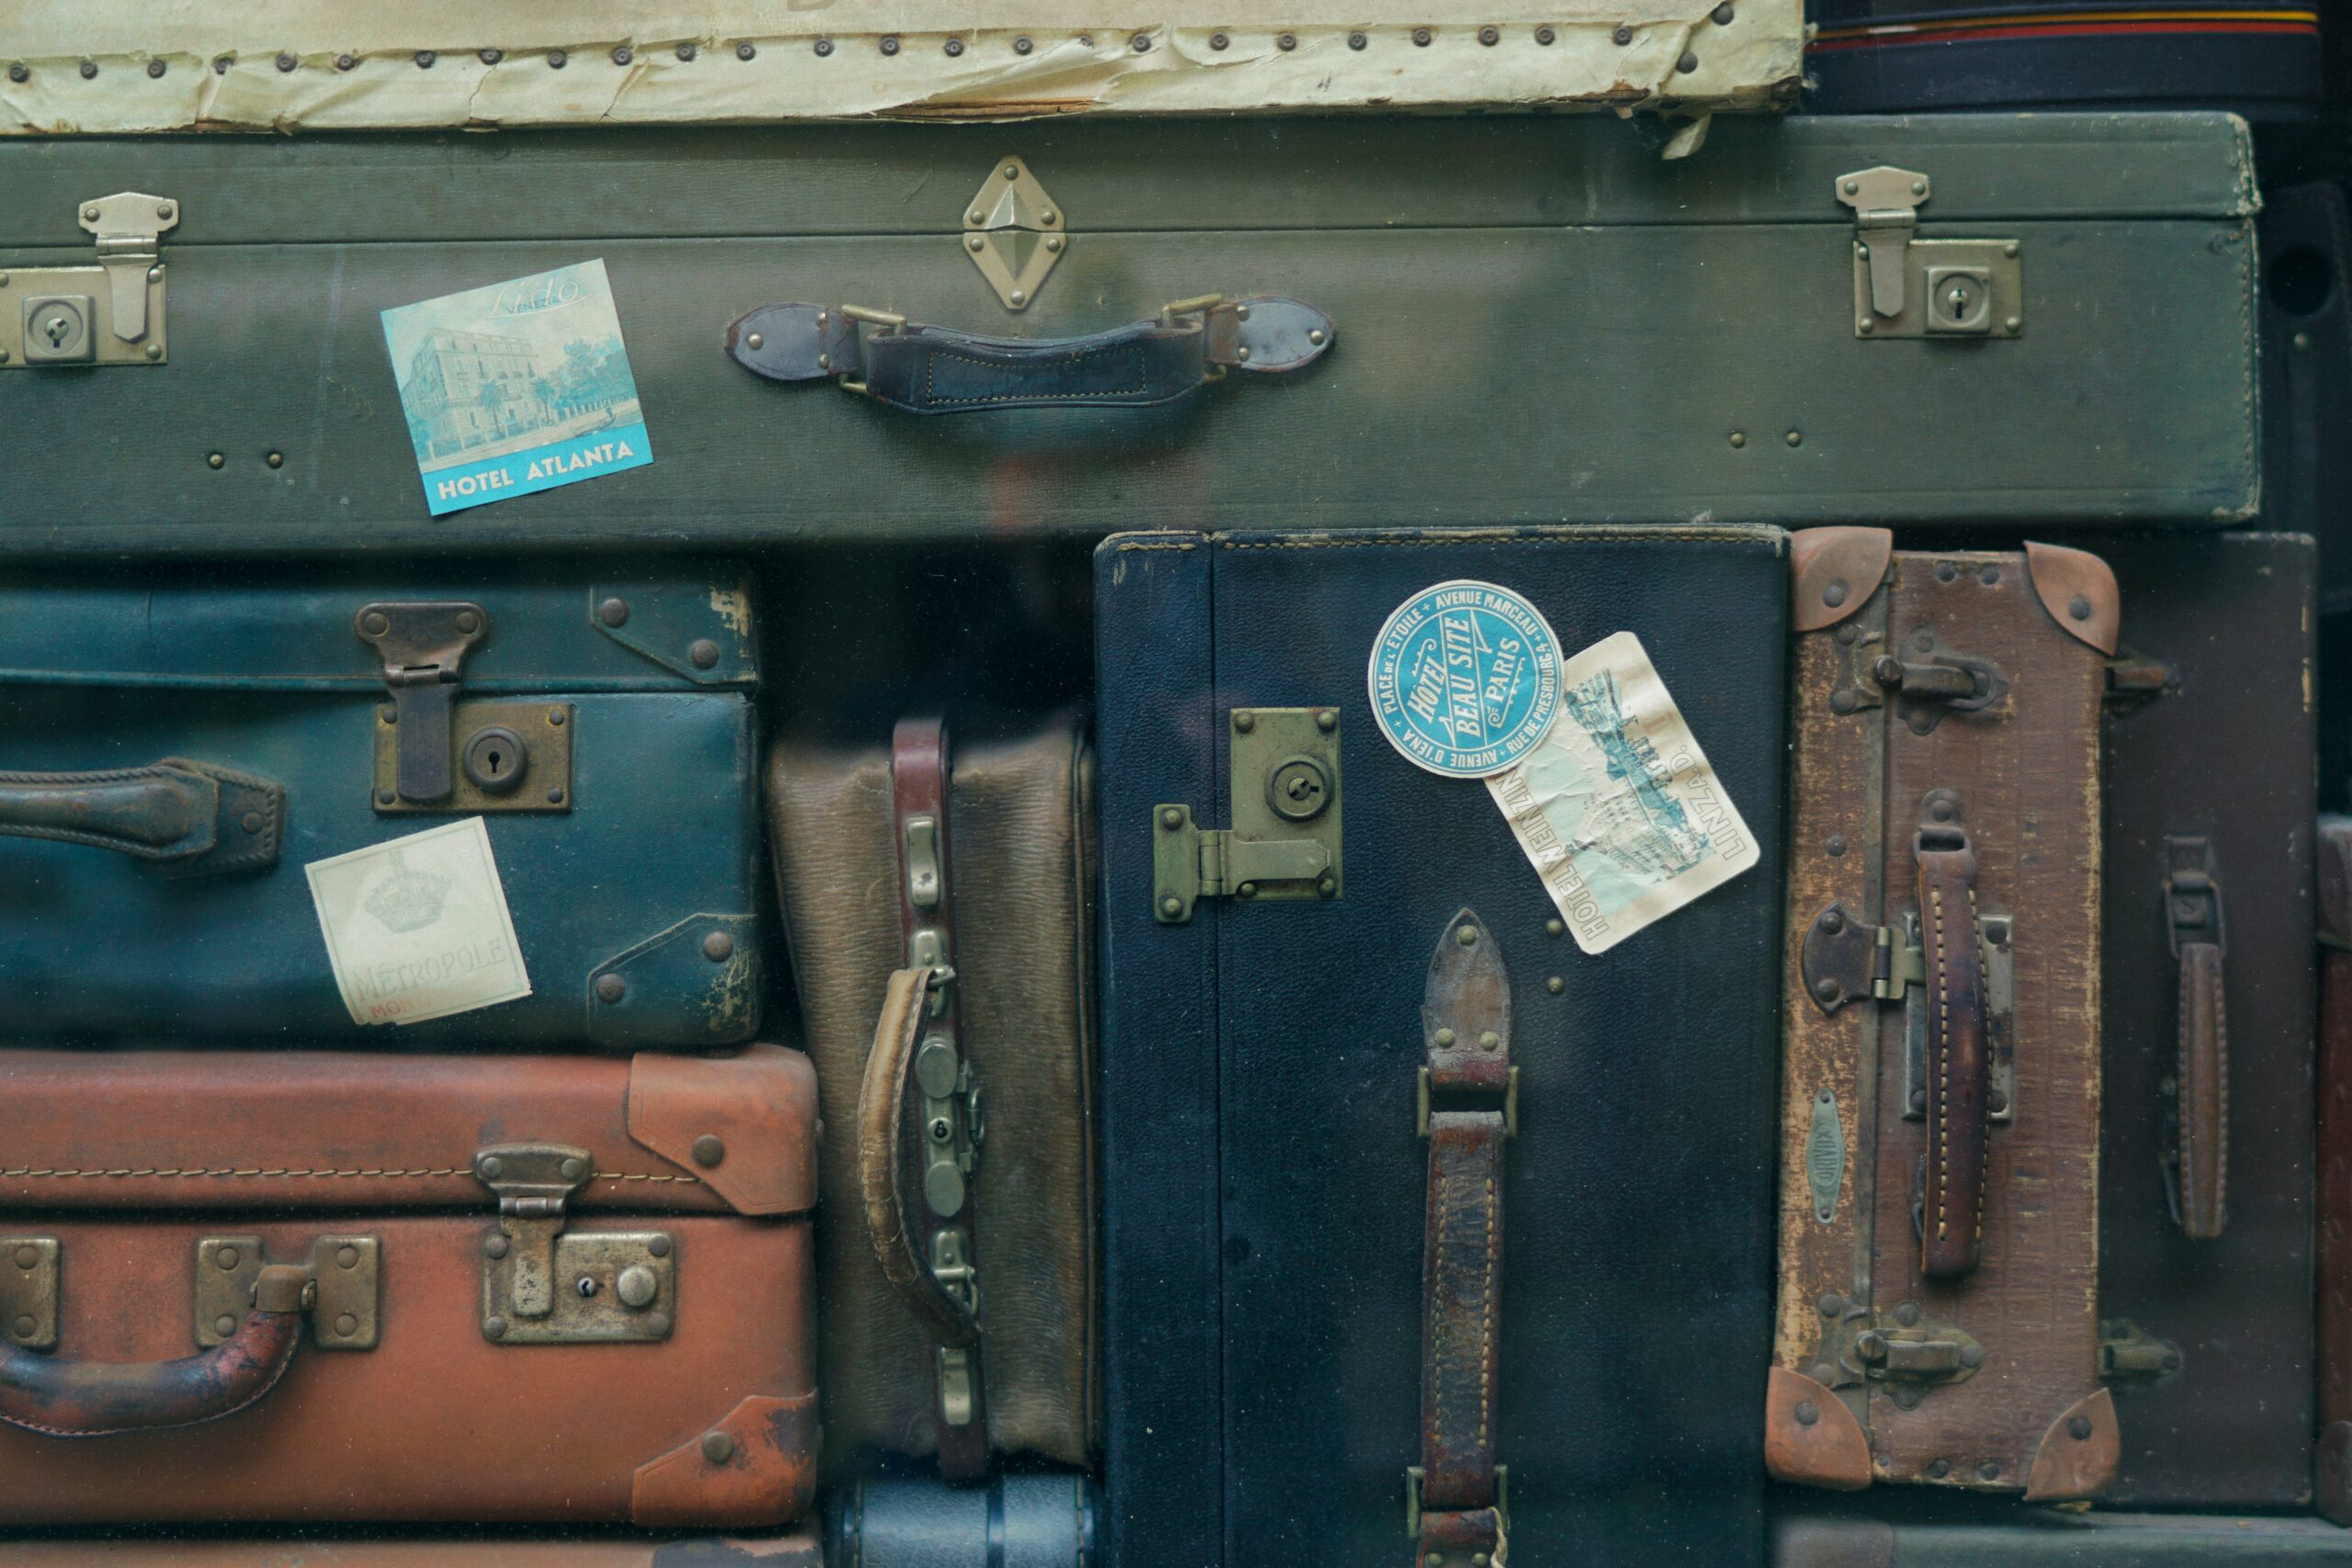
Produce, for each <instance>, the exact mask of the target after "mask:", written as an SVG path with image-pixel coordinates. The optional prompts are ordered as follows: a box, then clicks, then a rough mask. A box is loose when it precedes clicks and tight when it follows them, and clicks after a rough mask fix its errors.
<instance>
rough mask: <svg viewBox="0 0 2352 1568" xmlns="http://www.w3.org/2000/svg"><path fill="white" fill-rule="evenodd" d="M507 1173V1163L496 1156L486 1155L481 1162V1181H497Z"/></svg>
mask: <svg viewBox="0 0 2352 1568" xmlns="http://www.w3.org/2000/svg"><path fill="white" fill-rule="evenodd" d="M505 1172H506V1162H505V1161H504V1160H503V1159H501V1158H499V1157H498V1156H496V1155H485V1156H483V1157H482V1162H481V1179H483V1180H484V1181H495V1180H497V1179H499V1178H500V1177H501V1176H503V1175H504V1174H505Z"/></svg>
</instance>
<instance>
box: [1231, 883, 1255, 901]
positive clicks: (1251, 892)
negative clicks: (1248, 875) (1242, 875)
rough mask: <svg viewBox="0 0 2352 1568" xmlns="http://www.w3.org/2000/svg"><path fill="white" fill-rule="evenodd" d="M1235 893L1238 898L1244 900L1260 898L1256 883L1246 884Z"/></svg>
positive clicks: (1236, 889) (1235, 890)
mask: <svg viewBox="0 0 2352 1568" xmlns="http://www.w3.org/2000/svg"><path fill="white" fill-rule="evenodd" d="M1233 891H1234V893H1235V894H1236V895H1237V896H1238V897H1243V898H1255V897H1257V896H1258V885H1257V884H1256V883H1254V882H1245V883H1243V884H1242V885H1241V886H1238V887H1237V888H1235V889H1234V890H1233Z"/></svg>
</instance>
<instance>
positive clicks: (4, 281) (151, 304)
mask: <svg viewBox="0 0 2352 1568" xmlns="http://www.w3.org/2000/svg"><path fill="white" fill-rule="evenodd" d="M74 217H75V218H76V220H78V221H79V222H80V223H81V225H82V227H83V228H84V229H85V230H86V231H89V232H90V233H91V234H92V235H94V236H96V249H97V253H98V260H97V265H96V266H30V267H16V268H10V269H6V270H0V367H11V368H14V367H34V368H38V367H43V366H51V365H161V364H163V363H164V357H165V339H164V264H163V263H162V261H160V260H159V259H157V258H158V256H159V254H160V246H159V242H160V241H161V240H162V238H163V236H164V233H165V232H166V231H169V230H171V229H174V228H176V227H177V226H178V224H179V220H180V204H179V203H178V202H176V201H175V200H173V199H172V198H171V197H167V196H147V195H144V194H142V193H141V192H138V191H128V190H127V191H119V192H118V193H116V194H115V195H113V196H102V197H96V198H94V199H92V200H89V201H85V202H84V203H82V204H81V206H80V207H79V208H77V209H75V212H74Z"/></svg>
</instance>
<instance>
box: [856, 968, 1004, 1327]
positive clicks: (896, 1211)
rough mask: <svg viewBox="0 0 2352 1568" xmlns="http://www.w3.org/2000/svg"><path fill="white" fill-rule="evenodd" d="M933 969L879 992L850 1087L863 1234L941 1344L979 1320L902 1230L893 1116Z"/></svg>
mask: <svg viewBox="0 0 2352 1568" xmlns="http://www.w3.org/2000/svg"><path fill="white" fill-rule="evenodd" d="M936 973H937V971H936V970H932V969H900V970H898V971H897V972H895V973H894V974H892V975H891V976H890V986H889V989H888V990H887V991H885V992H884V993H883V997H882V1016H881V1018H880V1019H879V1020H878V1021H876V1024H875V1028H874V1049H873V1051H872V1052H871V1053H869V1054H868V1055H867V1056H866V1058H865V1078H864V1080H863V1081H862V1082H860V1083H859V1085H858V1091H857V1177H858V1186H859V1189H860V1191H861V1192H862V1194H863V1196H864V1198H865V1230H866V1235H867V1236H868V1237H869V1238H870V1239H871V1240H872V1241H873V1243H874V1257H875V1260H876V1262H878V1263H880V1264H881V1265H882V1274H883V1277H884V1278H885V1279H887V1280H889V1281H890V1283H891V1285H892V1287H893V1288H895V1289H896V1290H897V1291H898V1292H899V1295H901V1296H903V1297H904V1298H906V1302H907V1304H908V1305H909V1306H910V1307H912V1308H914V1310H915V1313H916V1314H917V1315H919V1316H920V1317H922V1320H923V1321H924V1322H925V1323H927V1324H929V1325H931V1327H932V1328H933V1331H934V1332H936V1333H937V1334H938V1336H939V1337H940V1339H941V1340H942V1342H943V1343H945V1344H948V1345H969V1344H972V1343H973V1342H974V1341H976V1340H978V1338H979V1334H980V1325H979V1322H978V1319H977V1318H976V1317H975V1316H974V1315H973V1313H972V1309H971V1308H970V1307H969V1306H967V1305H966V1304H965V1303H963V1302H961V1301H959V1300H957V1299H956V1297H955V1296H952V1295H950V1294H949V1293H948V1292H946V1291H945V1290H944V1288H942V1286H941V1285H940V1283H939V1281H938V1280H937V1279H935V1278H934V1277H933V1274H932V1271H931V1269H929V1268H928V1267H926V1266H925V1264H924V1262H923V1260H922V1258H921V1257H920V1256H919V1255H918V1254H917V1253H916V1251H915V1240H914V1236H913V1235H912V1234H911V1233H910V1232H909V1230H908V1229H907V1200H906V1185H905V1166H906V1160H905V1155H904V1153H903V1152H902V1145H901V1144H900V1141H899V1134H900V1130H901V1122H900V1118H901V1117H902V1116H903V1115H904V1113H905V1106H906V1103H907V1078H908V1075H909V1074H910V1073H912V1072H913V1071H914V1059H915V1039H916V1037H917V1036H918V1035H920V1034H921V1033H922V1019H923V1001H924V998H926V997H928V996H929V995H930V993H931V985H932V977H933V975H935V974H936Z"/></svg>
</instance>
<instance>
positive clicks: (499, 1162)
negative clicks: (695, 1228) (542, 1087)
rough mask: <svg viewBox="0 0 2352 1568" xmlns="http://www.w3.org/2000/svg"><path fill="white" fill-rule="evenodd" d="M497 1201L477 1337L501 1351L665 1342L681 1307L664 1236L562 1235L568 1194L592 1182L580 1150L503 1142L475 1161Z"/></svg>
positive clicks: (674, 1259) (486, 1244) (672, 1254)
mask: <svg viewBox="0 0 2352 1568" xmlns="http://www.w3.org/2000/svg"><path fill="white" fill-rule="evenodd" d="M473 1170H474V1176H475V1178H476V1179H478V1180H480V1181H481V1184H482V1185H483V1186H485V1187H487V1188H489V1189H490V1190H492V1192H494V1193H496V1194H497V1195H498V1228H497V1229H496V1230H495V1231H492V1232H491V1233H490V1234H489V1235H485V1236H484V1237H483V1238H482V1266H481V1332H482V1337H483V1338H485V1339H489V1340H492V1341H493V1342H495V1343H497V1344H501V1345H595V1344H607V1343H612V1342H615V1341H621V1342H643V1341H647V1340H658V1339H667V1338H668V1337H670V1331H671V1329H672V1328H673V1326H674V1325H675V1323H676V1314H677V1309H678V1248H677V1243H676V1240H675V1238H673V1237H672V1236H671V1235H669V1234H668V1233H667V1232H664V1231H628V1232H623V1231H590V1232H568V1231H566V1230H565V1229H564V1223H565V1214H564V1208H565V1205H566V1203H567V1202H569V1201H570V1200H571V1194H572V1193H574V1192H576V1191H578V1190H580V1189H581V1188H582V1187H584V1186H586V1185H587V1184H588V1182H589V1181H591V1180H592V1179H594V1176H595V1170H596V1162H595V1160H594V1157H593V1156H591V1155H590V1154H589V1153H588V1151H587V1150H585V1149H576V1148H570V1147H567V1146H565V1145H560V1144H500V1145H494V1146H492V1147H490V1148H486V1149H483V1150H481V1152H480V1153H478V1154H476V1155H475V1156H474V1163H473Z"/></svg>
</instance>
